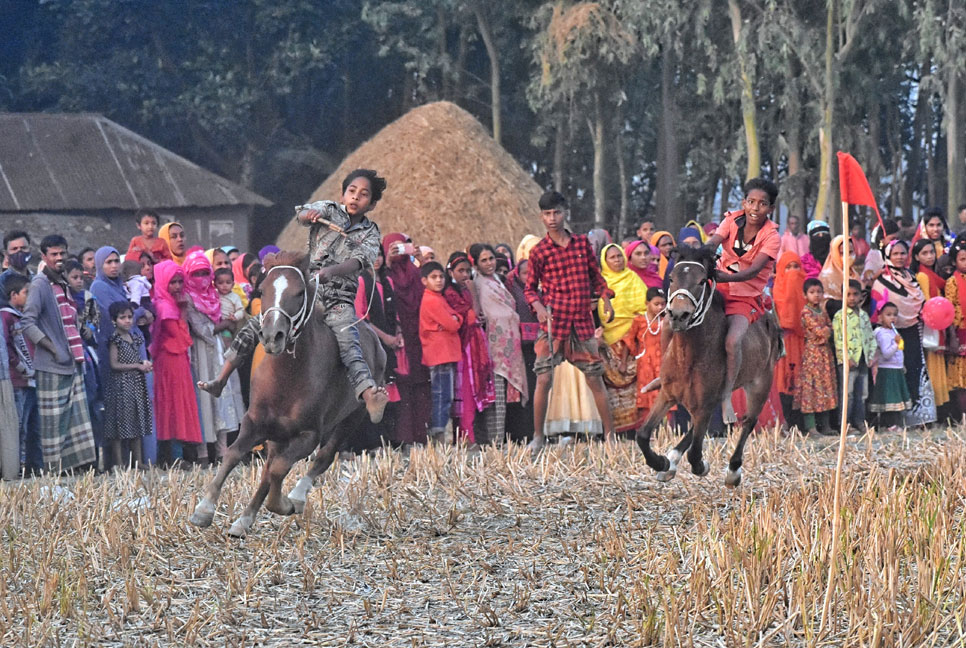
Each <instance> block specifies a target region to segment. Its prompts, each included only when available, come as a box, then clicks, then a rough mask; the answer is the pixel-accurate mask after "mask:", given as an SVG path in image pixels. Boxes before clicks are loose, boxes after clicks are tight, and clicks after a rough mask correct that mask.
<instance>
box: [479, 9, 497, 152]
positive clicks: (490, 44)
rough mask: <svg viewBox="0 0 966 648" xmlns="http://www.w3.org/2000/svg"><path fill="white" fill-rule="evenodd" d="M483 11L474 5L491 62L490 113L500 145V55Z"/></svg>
mask: <svg viewBox="0 0 966 648" xmlns="http://www.w3.org/2000/svg"><path fill="white" fill-rule="evenodd" d="M483 11H484V10H483V6H482V5H481V4H479V3H474V4H473V13H475V14H476V24H477V26H478V27H479V30H480V37H481V38H482V39H483V45H484V46H485V47H486V56H487V57H488V58H489V60H490V111H491V113H492V119H493V139H495V140H496V143H497V144H500V143H501V137H502V136H503V124H502V120H501V118H500V103H501V99H500V53H499V52H498V51H497V49H496V43H495V42H494V40H493V31H492V29H491V28H490V22H489V20H487V18H486V15H485V14H484V13H483Z"/></svg>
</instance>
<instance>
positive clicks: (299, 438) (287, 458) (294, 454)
mask: <svg viewBox="0 0 966 648" xmlns="http://www.w3.org/2000/svg"><path fill="white" fill-rule="evenodd" d="M318 444H319V432H318V431H316V430H303V431H302V432H299V433H298V434H297V435H295V436H294V437H292V439H290V440H289V442H288V443H287V444H285V447H283V448H281V449H279V451H278V453H277V454H276V455H275V457H274V458H273V459H272V463H271V464H269V465H267V466H266V470H267V471H268V479H269V489H268V499H267V500H266V502H265V508H267V509H268V510H269V511H271V512H272V513H277V514H278V515H292V514H293V513H295V505H294V504H292V502H291V501H290V500H289V498H288V497H287V496H285V495H284V494H282V481H284V479H285V476H286V475H288V473H289V471H290V470H292V466H293V465H295V462H297V461H301V460H302V459H305V458H306V457H308V456H309V454H311V453H312V451H313V450H315V448H316V446H318Z"/></svg>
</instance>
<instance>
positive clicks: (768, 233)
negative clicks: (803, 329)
mask: <svg viewBox="0 0 966 648" xmlns="http://www.w3.org/2000/svg"><path fill="white" fill-rule="evenodd" d="M744 192H745V198H744V200H742V201H741V206H742V209H740V210H738V211H733V212H728V213H727V214H725V217H724V220H723V221H722V222H721V225H719V226H718V229H717V230H716V231H715V233H714V235H713V236H712V237H711V238H710V239H708V242H707V246H708V247H710V248H711V249H712V250H715V249H717V247H718V246H719V245H720V246H721V256H720V258H719V259H718V271H717V273H716V276H715V280H716V281H717V282H718V290H719V291H720V292H721V294H722V295H724V300H725V315H726V316H727V317H728V336H727V337H726V338H725V351H726V352H727V354H728V376H727V379H726V380H725V390H724V393H723V394H722V398H723V399H725V400H730V398H731V392H733V391H734V387H735V380H736V378H737V377H738V371H739V369H741V340H742V338H743V337H744V335H745V332H746V331H748V327H749V326H750V325H751V324H752V323H753V322H755V321H756V320H757V319H758V318H759V317H761V315H762V314H763V313H764V312H765V308H764V305H763V304H762V299H761V295H762V292H763V291H764V289H765V284H767V283H768V279H769V278H770V277H771V275H772V272H773V271H774V269H775V260H776V259H777V258H778V253H779V250H780V249H781V236H780V235H779V234H778V225H776V224H775V223H774V222H772V221H771V220H770V219H769V217H770V216H771V213H772V212H773V211H774V210H775V200H776V199H777V198H778V186H777V185H776V184H775V183H774V182H772V181H771V180H767V179H765V178H752V179H751V180H749V181H748V182H746V183H745V187H744Z"/></svg>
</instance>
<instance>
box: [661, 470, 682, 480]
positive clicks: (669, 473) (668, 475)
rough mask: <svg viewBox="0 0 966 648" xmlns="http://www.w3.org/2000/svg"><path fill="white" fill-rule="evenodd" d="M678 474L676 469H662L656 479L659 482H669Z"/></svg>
mask: <svg viewBox="0 0 966 648" xmlns="http://www.w3.org/2000/svg"><path fill="white" fill-rule="evenodd" d="M677 474H678V471H676V470H662V471H661V472H659V473H658V474H657V480H658V481H659V482H669V481H671V480H672V479H674V476H675V475H677Z"/></svg>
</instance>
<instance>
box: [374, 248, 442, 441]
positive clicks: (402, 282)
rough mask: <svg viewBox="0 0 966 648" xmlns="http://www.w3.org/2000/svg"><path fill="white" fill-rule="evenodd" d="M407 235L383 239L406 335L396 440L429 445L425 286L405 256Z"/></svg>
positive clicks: (398, 357) (400, 368)
mask: <svg viewBox="0 0 966 648" xmlns="http://www.w3.org/2000/svg"><path fill="white" fill-rule="evenodd" d="M405 241H406V236H405V235H404V234H401V233H399V232H393V233H392V234H387V235H386V236H385V237H383V239H382V249H383V253H384V255H385V257H386V276H387V277H389V280H390V281H392V287H393V293H394V295H395V299H396V304H395V307H396V318H397V319H398V321H399V333H400V335H402V339H403V344H402V348H399V349H397V350H396V362H397V367H396V387H397V389H398V390H399V408H398V414H399V416H398V418H397V419H396V427H395V429H394V430H393V441H395V442H396V443H398V444H411V443H426V428H427V426H428V425H429V415H430V412H431V411H432V399H431V398H430V383H429V369H428V368H427V367H426V366H425V365H423V346H422V343H421V342H420V341H419V306H420V304H422V301H423V290H424V288H423V283H422V281H421V280H420V276H419V268H417V267H416V264H414V263H413V262H412V259H411V258H410V255H408V254H406V253H405V249H404V244H405Z"/></svg>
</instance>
